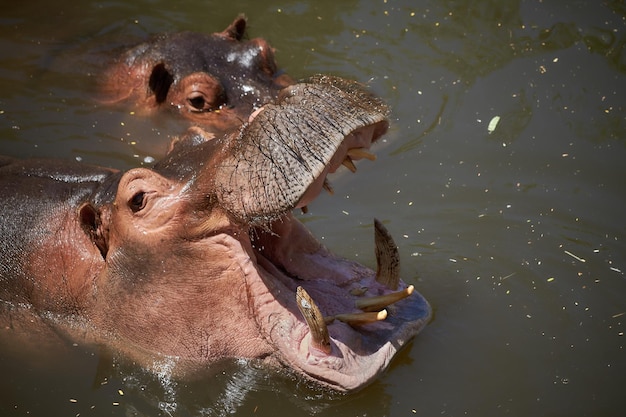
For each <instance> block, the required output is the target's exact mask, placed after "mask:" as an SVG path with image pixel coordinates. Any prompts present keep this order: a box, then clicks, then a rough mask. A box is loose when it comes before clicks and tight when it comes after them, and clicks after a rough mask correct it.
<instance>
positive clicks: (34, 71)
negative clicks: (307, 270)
mask: <svg viewBox="0 0 626 417" xmlns="http://www.w3.org/2000/svg"><path fill="white" fill-rule="evenodd" d="M239 12H245V13H246V14H247V15H248V17H249V19H250V28H249V33H250V35H251V36H253V37H256V36H260V37H264V38H266V39H268V40H269V41H270V42H271V44H272V45H273V46H274V47H275V48H276V49H277V56H278V60H279V63H280V64H281V66H282V67H283V68H285V69H286V70H287V71H288V72H290V73H291V74H292V75H294V76H296V77H302V76H306V75H309V74H312V73H316V72H324V73H332V74H336V75H341V76H345V77H349V78H354V79H357V80H359V81H362V82H367V83H369V84H370V85H371V87H372V89H373V90H374V91H375V92H376V93H377V94H379V95H381V96H383V97H385V98H386V99H387V100H388V101H389V103H390V104H391V105H392V107H393V109H394V113H393V116H392V117H393V127H392V129H391V131H390V133H389V134H388V135H387V136H386V140H385V142H384V143H381V144H380V145H377V146H376V147H375V151H376V152H377V154H378V160H377V161H376V162H375V163H371V162H369V161H362V162H361V163H360V164H359V166H358V168H359V171H358V173H357V174H356V175H351V174H341V175H337V176H336V177H335V178H333V179H331V181H332V182H333V185H334V188H335V195H334V196H326V195H323V196H321V197H320V198H319V199H318V200H316V202H315V203H314V204H312V205H311V206H310V207H309V209H310V212H309V214H307V215H303V216H302V219H303V221H305V222H306V223H307V226H308V227H309V228H311V229H312V230H313V231H314V233H315V234H316V235H317V236H319V237H320V239H323V242H324V243H325V244H326V245H327V246H328V247H329V248H331V249H332V250H333V251H335V252H337V253H340V254H342V255H344V256H346V257H349V258H353V259H357V260H359V261H360V262H362V263H365V264H368V265H374V264H375V260H374V254H373V236H372V235H373V232H372V227H371V223H372V218H373V217H374V216H376V217H378V218H380V219H382V220H385V221H387V222H388V223H387V225H388V228H389V229H390V231H391V232H392V234H394V236H395V237H396V241H397V243H398V244H399V246H400V251H401V256H402V261H403V262H402V275H403V277H404V280H406V281H407V282H409V283H413V284H415V285H416V287H417V288H418V289H419V290H420V291H421V292H422V293H423V294H424V295H425V296H426V297H427V298H428V299H429V300H430V302H431V303H432V304H433V306H434V308H435V316H434V320H433V321H432V323H431V324H430V325H429V327H427V328H426V330H425V331H424V332H423V333H422V334H421V335H420V336H418V338H417V339H415V340H414V342H412V343H411V344H410V345H409V346H408V347H407V349H405V350H404V351H403V352H402V353H401V354H400V355H399V356H398V357H397V359H396V360H395V362H394V363H393V365H392V366H391V368H390V369H389V372H387V373H386V374H385V375H383V377H382V378H380V379H379V380H378V381H377V382H376V383H374V384H373V385H371V386H369V387H368V388H366V389H365V390H363V391H361V392H359V393H356V394H352V395H346V396H333V395H329V394H327V393H323V392H319V391H316V390H312V389H310V388H308V387H306V386H304V385H303V384H299V383H297V382H294V381H293V380H292V379H290V378H288V377H286V376H284V375H277V374H275V373H268V372H266V371H265V370H262V369H258V368H257V367H256V366H254V365H253V364H247V363H238V362H234V363H225V364H221V365H219V366H216V367H215V368H214V369H212V370H211V373H210V374H209V375H207V377H206V378H204V379H203V380H201V381H193V382H184V381H175V380H171V379H169V378H168V377H167V373H166V372H163V374H161V375H151V374H146V373H145V372H143V371H142V370H141V369H140V368H138V367H136V366H134V365H133V364H132V363H127V362H125V361H124V360H122V359H120V358H111V357H109V355H108V354H107V353H106V352H103V351H98V350H93V349H89V348H87V347H83V346H69V347H68V349H67V350H66V351H65V352H63V353H59V354H54V355H52V354H51V353H50V352H46V351H37V352H23V351H20V349H19V347H12V348H11V349H9V348H6V349H4V350H0V375H1V376H0V414H1V415H3V416H4V415H6V416H26V415H34V416H76V415H80V416H105V415H107V416H108V415H121V416H122V415H123V416H156V415H164V416H167V415H176V416H221V415H237V416H250V415H255V416H295V415H309V414H316V415H319V416H434V415H447V416H501V415H512V416H618V415H623V413H624V412H625V411H624V410H625V409H626V395H625V392H626V391H625V389H626V351H625V349H624V346H625V344H626V336H624V331H625V327H626V326H625V323H626V277H625V275H624V272H626V244H625V242H624V240H625V239H626V221H625V220H624V213H625V212H626V163H625V160H626V149H625V148H626V108H625V106H626V74H625V73H626V21H625V19H626V7H625V6H624V3H623V2H621V1H603V2H600V1H597V2H591V1H590V2H584V1H583V2H571V1H531V0H528V1H501V0H494V1H463V0H458V1H441V0H438V1H436V0H429V1H421V2H413V1H409V0H404V1H393V0H387V1H383V0H376V1H374V0H363V1H337V0H334V1H316V2H312V1H311V2H305V1H285V2H276V1H269V2H255V1H247V2H237V1H230V2H215V1H202V2H197V1H179V2H171V1H162V0H154V1H147V0H146V1H132V2H122V1H118V0H112V1H108V2H95V1H82V2H70V1H57V2H41V1H22V2H12V3H11V4H10V5H9V4H8V3H7V2H3V3H2V5H1V6H0V153H2V154H8V155H12V156H19V157H40V156H54V157H62V158H67V159H73V158H79V159H81V160H82V161H85V162H88V163H96V164H101V165H107V166H112V167H116V168H121V169H127V168H130V167H134V166H138V165H141V164H143V163H145V161H149V160H150V157H152V158H158V156H159V155H160V154H161V152H163V149H164V146H165V144H166V143H167V141H168V137H169V135H170V134H172V133H178V132H179V131H180V129H179V126H178V125H177V124H176V123H175V122H173V121H171V120H168V119H167V118H163V117H161V118H155V119H141V118H139V117H137V116H134V115H132V114H130V113H129V111H128V109H111V108H105V107H102V106H101V105H98V104H97V103H95V102H94V101H93V100H92V97H93V96H92V92H93V91H92V88H93V87H92V86H93V82H94V80H95V77H96V74H97V73H98V71H99V70H100V69H101V67H102V62H103V60H102V57H103V56H106V55H107V54H110V53H114V51H115V50H116V48H117V47H119V46H120V45H121V44H123V43H124V42H127V41H132V40H139V39H142V38H144V37H145V36H147V35H148V34H151V33H155V32H159V31H177V30H187V29H192V30H200V31H209V32H212V31H215V30H221V29H222V28H224V27H225V26H226V25H227V24H228V23H229V22H230V21H231V20H232V18H233V17H234V16H235V15H236V14H238V13H239ZM496 116H497V117H499V122H498V123H497V125H496V124H495V120H494V118H495V117H496ZM494 125H495V130H493V129H492V130H493V132H492V133H490V126H491V127H492V128H493V127H494ZM146 158H148V159H146ZM3 346H4V345H3Z"/></svg>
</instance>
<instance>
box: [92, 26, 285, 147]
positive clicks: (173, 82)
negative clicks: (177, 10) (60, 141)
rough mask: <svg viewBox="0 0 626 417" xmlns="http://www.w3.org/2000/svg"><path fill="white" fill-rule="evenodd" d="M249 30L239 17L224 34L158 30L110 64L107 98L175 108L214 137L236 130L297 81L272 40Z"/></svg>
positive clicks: (146, 108)
mask: <svg viewBox="0 0 626 417" xmlns="http://www.w3.org/2000/svg"><path fill="white" fill-rule="evenodd" d="M245 33H246V18H245V16H243V15H240V16H238V17H237V18H236V19H235V20H234V21H233V22H232V23H231V24H230V25H229V26H228V27H227V28H226V29H225V30H223V31H222V32H218V33H212V34H206V33H198V32H178V33H165V34H159V35H156V36H154V37H153V38H152V39H149V40H147V41H145V42H142V43H140V44H139V45H136V46H134V47H131V48H129V49H127V50H126V51H125V52H124V53H123V54H122V55H121V56H119V57H117V58H116V59H115V60H114V62H112V63H111V64H110V65H107V66H106V70H105V71H104V73H103V75H102V77H101V82H100V90H101V92H102V97H101V100H102V101H104V102H107V103H126V104H127V105H130V106H131V107H132V108H133V109H136V110H137V112H138V113H151V112H156V111H169V112H170V113H173V114H177V115H180V116H182V117H183V118H184V119H186V120H188V121H189V122H190V123H191V124H196V125H200V126H202V127H203V129H204V130H205V132H207V134H210V135H213V136H219V135H221V134H224V133H225V132H228V131H229V130H232V129H237V128H239V127H240V126H241V123H242V122H244V121H246V120H247V118H248V116H249V115H250V114H251V113H252V112H253V111H254V110H256V109H258V108H260V107H261V106H262V105H264V104H266V103H268V102H270V101H271V100H273V99H275V98H276V95H277V94H278V92H279V91H280V90H281V89H282V88H284V87H286V86H287V85H290V84H293V83H294V80H293V79H292V78H291V77H290V76H288V75H287V74H286V73H284V72H282V71H280V70H279V69H278V68H277V64H276V61H275V58H274V50H273V49H272V47H270V45H269V44H268V43H267V41H265V40H264V39H260V38H255V39H251V40H245V39H244V36H245Z"/></svg>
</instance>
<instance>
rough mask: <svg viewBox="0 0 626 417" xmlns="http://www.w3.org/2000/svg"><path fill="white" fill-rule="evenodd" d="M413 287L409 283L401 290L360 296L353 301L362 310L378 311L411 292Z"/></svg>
mask: <svg viewBox="0 0 626 417" xmlns="http://www.w3.org/2000/svg"><path fill="white" fill-rule="evenodd" d="M414 290H415V287H414V286H412V285H409V286H408V287H406V288H405V289H403V290H401V291H396V292H392V293H389V294H385V295H378V296H376V297H368V298H360V299H358V300H356V301H355V302H354V305H355V306H356V308H358V309H360V310H363V311H379V310H381V309H383V308H385V307H387V306H388V305H390V304H393V303H396V302H398V301H400V300H402V299H404V298H406V297H408V296H409V295H411V294H412V293H413V291H414Z"/></svg>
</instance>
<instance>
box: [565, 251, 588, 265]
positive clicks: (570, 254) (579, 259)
mask: <svg viewBox="0 0 626 417" xmlns="http://www.w3.org/2000/svg"><path fill="white" fill-rule="evenodd" d="M563 252H565V253H566V254H567V255H569V256H571V257H572V258H574V259H576V260H577V261H580V262H587V261H586V260H585V259H583V258H581V257H580V256H576V255H574V254H573V253H572V252H570V251H568V250H564V251H563Z"/></svg>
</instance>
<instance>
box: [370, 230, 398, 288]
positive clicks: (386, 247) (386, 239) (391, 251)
mask: <svg viewBox="0 0 626 417" xmlns="http://www.w3.org/2000/svg"><path fill="white" fill-rule="evenodd" d="M374 242H375V245H376V263H377V264H378V270H377V271H376V281H378V282H379V283H381V284H383V285H385V286H386V287H387V288H389V289H390V290H394V291H395V290H397V289H398V284H399V283H400V254H399V253H398V247H397V246H396V244H395V243H394V241H393V238H392V237H391V234H389V232H388V231H387V229H386V228H385V226H383V224H382V223H381V222H380V221H378V219H374Z"/></svg>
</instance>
